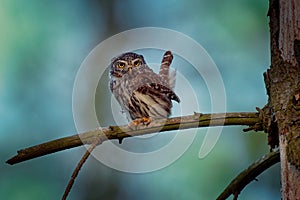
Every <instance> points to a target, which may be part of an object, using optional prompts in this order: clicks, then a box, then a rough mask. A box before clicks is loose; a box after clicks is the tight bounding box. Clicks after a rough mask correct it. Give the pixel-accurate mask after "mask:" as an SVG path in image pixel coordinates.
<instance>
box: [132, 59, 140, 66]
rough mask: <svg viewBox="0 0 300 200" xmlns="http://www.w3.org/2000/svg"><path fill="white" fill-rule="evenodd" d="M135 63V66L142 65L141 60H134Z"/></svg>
mask: <svg viewBox="0 0 300 200" xmlns="http://www.w3.org/2000/svg"><path fill="white" fill-rule="evenodd" d="M133 65H134V66H135V67H138V66H140V65H141V61H139V60H137V61H134V63H133Z"/></svg>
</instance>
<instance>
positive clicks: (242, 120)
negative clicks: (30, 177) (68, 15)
mask: <svg viewBox="0 0 300 200" xmlns="http://www.w3.org/2000/svg"><path fill="white" fill-rule="evenodd" d="M260 124H261V119H260V118H259V114H258V113H257V112H241V113H219V114H200V113H195V114H194V115H188V116H182V117H174V118H169V119H165V120H157V121H153V122H151V124H150V125H148V126H142V127H136V128H132V127H130V126H127V125H124V126H110V127H106V128H97V129H95V130H91V131H87V132H84V133H81V134H76V135H72V136H68V137H64V138H60V139H56V140H52V141H49V142H45V143H42V144H39V145H36V146H32V147H28V148H26V149H22V150H19V151H18V154H17V155H16V156H14V157H12V158H10V159H9V160H7V161H6V162H7V163H8V164H11V165H13V164H16V163H19V162H23V161H26V160H30V159H33V158H37V157H40V156H44V155H47V154H51V153H55V152H58V151H62V150H65V149H70V148H74V147H77V146H80V145H83V144H92V143H93V142H94V141H95V140H97V138H99V137H103V136H105V137H103V138H102V139H103V140H102V141H105V140H112V139H118V140H119V142H122V140H123V139H124V138H126V137H132V136H138V135H145V134H151V133H156V132H164V131H171V130H179V129H180V130H183V129H189V128H196V127H208V126H228V125H246V126H254V125H255V126H259V125H260ZM256 130H262V128H261V129H256Z"/></svg>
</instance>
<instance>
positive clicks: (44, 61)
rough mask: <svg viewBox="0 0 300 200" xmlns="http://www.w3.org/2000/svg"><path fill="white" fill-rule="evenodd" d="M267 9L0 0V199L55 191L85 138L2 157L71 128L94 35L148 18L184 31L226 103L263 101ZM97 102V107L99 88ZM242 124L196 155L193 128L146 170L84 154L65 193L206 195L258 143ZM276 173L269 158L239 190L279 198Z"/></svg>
mask: <svg viewBox="0 0 300 200" xmlns="http://www.w3.org/2000/svg"><path fill="white" fill-rule="evenodd" d="M267 10H268V1H267V0H263V1H262V0H230V1H218V0H210V1H205V0H202V1H196V0H195V1H172V0H166V1H159V0H153V1H133V0H131V1H122V0H110V1H108V0H107V1H79V0H72V1H71V0H65V1H59V0H52V1H39V0H28V1H22V0H19V1H17V0H12V1H11V0H1V1H0V105H1V106H0V115H1V121H0V148H1V151H0V199H6V200H26V199H30V200H33V199H44V200H47V199H49V200H52V199H60V198H61V195H62V193H63V191H64V189H65V186H66V184H67V182H68V180H69V177H70V175H71V173H72V171H73V169H74V168H75V166H76V164H77V162H78V161H79V159H80V157H81V155H82V154H83V152H84V150H85V148H83V147H79V148H76V149H71V150H66V151H63V152H59V153H55V154H53V155H48V156H45V157H41V158H38V159H34V160H31V161H27V162H24V163H20V164H17V165H15V166H9V165H7V164H6V163H5V161H6V160H7V159H8V158H9V157H11V156H13V155H14V154H15V153H16V150H18V149H21V148H24V147H28V146H31V145H34V144H38V143H42V142H45V141H48V140H52V139H56V138H59V137H63V136H67V135H71V134H74V133H76V129H75V125H74V122H73V117H72V89H73V82H74V79H75V76H76V73H77V70H78V69H79V67H80V65H81V63H82V61H83V60H84V58H85V57H86V56H87V55H88V53H89V52H90V51H91V50H92V49H93V48H94V47H95V46H96V45H97V44H98V43H100V42H101V41H103V40H104V39H106V38H108V37H110V36H112V35H114V34H117V33H119V32H121V31H124V30H128V29H131V28H137V27H145V26H152V27H153V26H155V27H164V28H170V29H173V30H176V31H180V32H182V33H184V34H187V35H189V36H190V37H192V38H194V39H195V40H196V41H197V42H199V43H200V44H201V45H203V47H204V48H205V49H206V50H207V51H208V53H209V54H210V55H211V57H212V58H213V60H214V61H215V63H216V64H217V66H218V68H219V70H220V72H221V74H222V77H223V80H224V85H225V89H226V94H227V110H228V111H230V112H233V111H255V107H256V106H258V107H262V106H264V104H265V103H266V101H267V97H266V92H265V88H264V83H263V77H262V73H263V72H264V71H265V70H266V69H267V67H268V66H269V64H270V59H269V57H270V55H269V33H268V19H267ZM112 56H114V55H112ZM107 96H110V94H109V93H108V94H107ZM98 103H99V104H98V105H99V109H100V110H101V107H102V108H103V109H105V106H106V105H107V102H106V101H105V98H104V100H103V102H98ZM106 107H107V106H106ZM102 120H103V121H105V123H106V124H112V123H113V121H109V120H106V119H102ZM242 128H243V127H225V128H224V129H223V133H222V135H221V137H220V139H219V141H218V143H217V145H216V147H215V148H214V149H213V151H212V152H211V153H210V154H209V156H207V157H206V158H205V159H203V160H199V159H198V156H197V155H198V150H199V147H200V145H201V142H202V140H203V134H201V132H200V133H199V134H198V136H197V138H196V140H195V141H194V143H193V144H192V145H191V147H190V148H189V149H188V151H186V152H185V154H184V155H183V156H182V157H181V158H180V159H179V160H177V161H176V162H175V163H173V164H172V165H170V166H168V167H166V168H164V169H161V170H159V171H155V172H152V173H146V174H128V173H123V172H118V171H116V170H114V169H110V168H108V167H106V166H104V165H103V164H101V163H100V162H98V161H97V160H96V159H94V158H92V157H91V158H90V159H89V160H88V161H87V163H86V165H85V166H84V167H83V169H82V170H81V171H80V174H79V177H78V179H77V180H76V183H75V186H74V188H73V189H72V190H71V194H70V198H69V199H74V200H79V199H90V200H92V199H149V200H150V199H215V198H216V197H217V195H218V194H219V193H220V192H221V191H222V190H223V189H224V188H225V186H226V185H227V184H228V183H229V182H230V181H231V179H232V178H233V177H234V176H235V175H237V174H238V173H239V172H241V171H242V170H243V169H245V168H247V166H248V165H249V164H250V163H252V162H253V161H255V160H256V159H258V158H259V157H261V156H262V155H263V154H265V153H266V152H268V149H269V148H268V146H267V145H266V144H267V139H266V135H265V134H263V133H255V132H250V133H243V132H242V131H241V129H242ZM170 134H171V133H170ZM128 143H129V144H130V139H128ZM279 173H280V171H279V166H278V165H276V166H274V167H272V168H271V169H269V170H268V171H267V172H265V173H263V175H261V176H259V177H258V181H255V182H252V183H250V184H249V185H248V186H247V187H246V188H245V190H243V191H242V193H241V195H240V198H241V199H272V200H273V199H280V174H279Z"/></svg>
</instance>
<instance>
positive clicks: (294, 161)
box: [264, 0, 300, 200]
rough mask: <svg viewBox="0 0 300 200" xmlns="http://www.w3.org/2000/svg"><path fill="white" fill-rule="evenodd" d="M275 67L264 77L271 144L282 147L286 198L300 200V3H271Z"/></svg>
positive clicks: (284, 0) (285, 0)
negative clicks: (267, 98) (269, 114)
mask: <svg viewBox="0 0 300 200" xmlns="http://www.w3.org/2000/svg"><path fill="white" fill-rule="evenodd" d="M268 15H269V17H270V33H271V35H270V36H271V38H270V39H271V66H270V69H269V70H268V71H267V72H266V73H265V74H264V78H265V84H266V88H267V93H268V96H269V101H268V104H267V105H266V108H267V109H269V112H270V113H271V118H270V123H269V125H270V126H269V128H268V129H269V131H268V132H269V144H270V145H271V147H272V148H273V147H274V146H275V145H278V141H279V148H280V159H281V190H282V199H284V200H287V199H290V200H296V199H298V200H299V199H300V66H299V65H300V1H299V0H270V7H269V13H268Z"/></svg>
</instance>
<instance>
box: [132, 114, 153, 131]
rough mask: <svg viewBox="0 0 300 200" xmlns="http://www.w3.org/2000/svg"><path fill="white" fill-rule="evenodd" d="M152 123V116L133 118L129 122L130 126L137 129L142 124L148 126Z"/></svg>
mask: <svg viewBox="0 0 300 200" xmlns="http://www.w3.org/2000/svg"><path fill="white" fill-rule="evenodd" d="M150 123H151V119H150V118H147V117H142V118H138V119H135V120H132V121H131V122H130V123H129V127H130V128H135V129H136V128H137V127H138V126H139V125H140V124H142V125H146V126H148V125H149V124H150Z"/></svg>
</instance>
